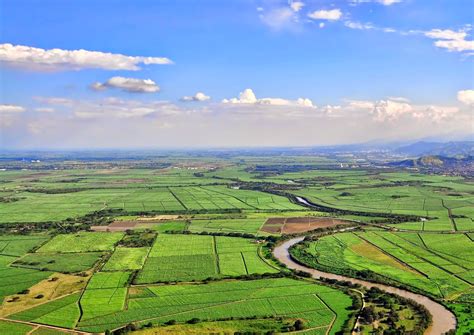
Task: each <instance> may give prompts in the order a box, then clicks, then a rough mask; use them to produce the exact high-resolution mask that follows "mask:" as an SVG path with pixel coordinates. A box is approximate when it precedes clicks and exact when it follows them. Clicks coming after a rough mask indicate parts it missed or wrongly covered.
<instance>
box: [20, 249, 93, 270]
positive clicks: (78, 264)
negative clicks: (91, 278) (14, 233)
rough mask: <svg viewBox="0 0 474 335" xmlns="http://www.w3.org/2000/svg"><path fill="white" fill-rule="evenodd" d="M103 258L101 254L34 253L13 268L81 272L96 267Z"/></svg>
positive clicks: (24, 257)
mask: <svg viewBox="0 0 474 335" xmlns="http://www.w3.org/2000/svg"><path fill="white" fill-rule="evenodd" d="M101 256H102V254H101V253H99V252H78V253H62V254H60V253H33V254H26V255H25V256H23V257H21V258H20V259H17V260H16V261H15V262H13V264H12V265H13V266H18V267H24V268H32V269H38V270H46V271H56V272H66V273H69V272H80V271H85V270H88V269H90V268H92V267H93V266H94V264H95V263H97V261H98V260H99V258H100V257H101Z"/></svg>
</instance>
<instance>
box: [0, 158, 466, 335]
mask: <svg viewBox="0 0 474 335" xmlns="http://www.w3.org/2000/svg"><path fill="white" fill-rule="evenodd" d="M155 163H156V162H155ZM333 163H334V161H332V160H331V159H328V158H321V157H319V158H318V157H311V156H308V157H299V156H285V155H282V156H279V157H257V156H250V157H247V156H242V157H240V156H237V157H230V158H229V157H226V156H223V157H215V158H213V159H209V160H205V159H203V158H201V157H199V158H198V157H194V158H192V159H189V158H187V159H186V160H185V161H183V160H182V159H181V160H180V159H175V158H167V159H163V162H160V163H159V164H158V165H156V167H155V168H141V167H139V168H129V166H134V165H133V164H131V163H130V164H131V165H127V167H124V168H113V166H115V165H114V164H119V165H120V164H121V163H117V162H114V163H107V164H105V165H104V166H106V167H105V168H95V167H93V166H94V165H93V164H94V163H90V162H89V163H85V162H74V163H68V164H73V165H74V166H76V168H74V169H71V168H64V169H58V170H55V171H53V170H49V169H45V170H41V171H40V170H38V171H33V170H25V171H20V170H17V171H0V173H1V174H2V181H1V183H0V200H1V201H0V228H1V229H2V231H4V232H5V233H2V234H0V299H1V300H2V310H1V311H0V316H2V317H5V318H7V319H10V320H19V321H26V322H32V323H34V324H35V323H36V324H38V325H40V324H44V325H51V326H56V327H59V328H64V329H66V328H67V329H77V330H83V331H90V332H104V331H106V330H107V329H108V330H113V329H116V328H118V327H123V326H125V325H127V324H130V323H133V324H134V325H136V326H137V327H139V328H142V329H141V330H140V331H141V332H143V334H147V335H148V334H152V333H153V332H154V331H157V332H158V334H162V332H163V334H165V332H168V333H169V332H171V333H172V331H173V330H176V331H177V332H178V331H180V332H183V331H184V333H186V331H187V330H189V331H195V332H197V333H199V330H203V332H205V331H207V332H218V331H219V330H222V332H224V331H225V330H229V332H230V330H232V332H241V333H242V332H245V331H248V332H255V331H256V332H258V331H260V330H261V332H262V333H266V332H267V331H269V330H271V331H275V332H280V331H282V332H285V331H288V329H286V328H285V327H288V326H293V324H294V323H295V321H296V320H297V319H299V320H303V321H304V328H305V329H304V331H303V332H301V334H318V335H323V334H324V335H326V334H336V332H337V331H338V330H340V329H342V327H343V325H344V323H345V322H346V321H347V320H348V318H349V316H350V315H352V313H353V311H351V310H350V309H349V308H350V306H352V304H353V301H352V299H351V297H350V296H349V295H347V293H344V292H350V291H347V290H341V288H343V287H342V285H340V284H337V285H332V286H326V285H323V284H322V283H321V282H318V281H310V280H305V279H303V278H300V279H298V280H297V279H293V278H296V277H292V275H291V274H290V272H289V270H288V269H285V268H283V267H280V266H279V265H278V264H277V263H276V262H275V261H274V260H272V259H271V258H270V257H269V254H270V252H271V249H269V248H271V246H272V245H273V244H274V243H279V240H278V239H280V238H281V235H285V234H300V235H303V234H304V235H311V234H314V232H313V233H311V232H310V231H311V230H314V229H316V228H321V231H323V233H324V234H327V235H325V236H324V237H320V238H318V239H315V240H314V241H312V242H311V243H309V242H308V244H302V246H303V247H304V248H306V249H304V250H305V252H306V253H305V254H304V255H305V257H306V258H305V259H304V261H305V262H307V261H308V260H309V265H311V266H313V267H316V268H320V269H321V270H324V271H327V272H335V273H340V274H345V275H348V276H352V277H363V276H368V277H366V278H368V279H370V280H381V281H384V282H385V283H388V284H389V285H392V286H394V285H399V286H404V287H409V288H410V289H412V290H415V291H417V292H421V293H423V294H425V295H428V296H431V297H432V298H433V299H437V300H440V301H443V302H444V303H445V304H447V305H449V306H450V307H451V308H452V309H453V310H454V311H455V313H456V316H457V317H458V325H459V329H460V331H461V330H462V332H466V331H468V330H469V327H470V326H469V325H470V324H472V322H471V320H472V309H471V307H470V306H471V305H472V303H473V302H474V301H473V296H474V244H473V243H474V221H473V220H474V211H473V208H474V183H473V182H472V180H469V179H465V178H463V177H457V176H456V177H453V176H446V175H435V174H432V175H431V174H430V175H429V174H421V173H415V172H413V171H411V172H406V171H401V170H400V171H399V170H396V169H377V168H371V169H367V170H363V169H362V168H341V169H339V168H338V166H339V164H336V165H334V164H333ZM76 164H78V165H76ZM82 164H85V165H84V166H85V167H87V169H86V168H81V166H82ZM89 164H92V165H89ZM127 164H128V163H127ZM147 164H148V163H147ZM331 164H332V165H331ZM91 166H92V167H91ZM329 166H331V167H330V168H329ZM334 166H336V167H334ZM394 171H398V172H394ZM295 195H296V196H302V197H304V198H306V199H307V200H308V201H310V202H312V203H314V204H316V205H319V206H321V207H319V208H318V207H313V208H308V207H305V206H300V205H298V204H297V201H296V200H295ZM338 210H340V211H338ZM397 215H398V216H397ZM401 215H406V216H407V217H401ZM408 216H409V217H408ZM348 220H352V221H356V222H357V221H360V222H363V223H365V225H361V227H358V228H357V229H355V230H352V231H351V232H348V231H345V232H334V231H331V229H332V228H333V227H334V226H335V225H339V224H346V223H348ZM353 224H354V223H353V222H351V225H353ZM390 229H391V230H390ZM252 236H255V237H252ZM248 237H252V238H248ZM275 241H277V242H275ZM303 247H302V248H303ZM298 250H299V249H298ZM277 277H278V278H277ZM230 318H232V319H230ZM193 319H194V321H191V320H193ZM196 320H197V321H196ZM353 320H354V318H352V319H351V322H352V321H353ZM407 320H411V322H412V323H413V322H416V319H410V315H407ZM413 320H415V321H413ZM194 322H196V323H194ZM351 322H349V327H350V326H351V325H352V324H351ZM149 323H151V324H152V325H153V327H158V328H149V327H148V324H149ZM175 323H176V324H175ZM144 325H147V327H143V326H144ZM23 326H24V327H23ZM15 327H16V328H18V334H26V333H28V332H30V331H32V330H33V328H32V327H30V326H28V325H23V324H19V323H17V324H13V323H11V322H7V321H1V322H0V333H2V334H3V333H7V334H9V333H12V334H15V332H16V331H17V330H15ZM25 327H26V328H25ZM20 328H21V329H20ZM55 331H56V330H51V329H45V328H41V327H40V328H38V329H36V330H34V331H32V332H31V333H30V334H33V335H35V334H38V335H52V334H53V333H52V332H55ZM147 331H149V332H150V333H146V332H147ZM48 332H50V333H51V334H50V333H48ZM43 333H44V334H43ZM57 333H61V330H60V329H58V330H57ZM139 334H140V333H139ZM460 334H462V333H460Z"/></svg>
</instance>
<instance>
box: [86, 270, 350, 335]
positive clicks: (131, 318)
mask: <svg viewBox="0 0 474 335" xmlns="http://www.w3.org/2000/svg"><path fill="white" fill-rule="evenodd" d="M148 289H149V290H150V291H151V292H152V294H153V295H152V296H151V297H144V298H130V299H129V301H128V309H127V310H123V311H121V312H116V313H113V314H110V315H105V316H101V317H97V318H92V319H88V320H84V321H81V322H80V323H79V328H80V329H83V330H87V331H94V332H98V331H105V330H106V329H113V328H116V327H118V326H120V325H123V324H126V323H129V322H137V321H140V320H144V319H145V317H146V322H149V321H151V322H153V323H157V324H160V323H162V322H166V321H169V320H176V321H183V322H184V321H187V320H190V319H192V318H199V319H201V320H213V319H218V318H225V317H234V318H243V317H249V316H254V315H255V316H256V317H264V316H269V315H274V316H281V317H284V318H291V317H295V316H297V317H302V318H304V319H305V320H306V321H307V324H308V328H316V327H318V328H319V327H321V328H324V329H325V330H328V328H329V327H330V325H331V322H332V321H333V320H334V319H335V321H336V322H335V323H334V324H333V326H332V328H331V329H330V333H331V334H334V333H335V332H336V331H337V330H338V329H339V328H340V326H341V321H342V322H343V321H344V319H345V318H346V317H347V315H348V310H347V307H349V306H350V305H351V299H350V298H349V297H348V296H347V295H345V294H344V293H341V292H339V291H337V290H334V289H331V288H328V287H325V286H319V285H316V284H312V283H306V282H303V281H295V280H291V279H266V280H253V281H244V282H239V281H223V282H216V283H210V284H208V285H165V286H149V287H148ZM333 311H335V313H334V312H333Z"/></svg>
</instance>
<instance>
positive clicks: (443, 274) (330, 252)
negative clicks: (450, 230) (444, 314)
mask: <svg viewBox="0 0 474 335" xmlns="http://www.w3.org/2000/svg"><path fill="white" fill-rule="evenodd" d="M307 251H308V252H309V253H310V254H312V255H314V257H315V258H314V261H315V262H317V264H319V265H320V266H321V267H324V268H326V269H329V270H332V271H338V272H339V271H341V270H342V271H346V272H347V271H348V270H349V271H350V270H359V271H360V270H370V271H373V272H375V273H378V274H379V275H381V276H384V277H387V278H390V279H392V280H395V281H398V282H400V283H403V284H406V285H410V286H413V287H416V288H419V289H421V290H423V291H427V292H429V293H431V294H432V295H434V296H438V297H440V298H446V299H453V298H456V297H458V296H460V295H463V294H472V292H473V284H474V277H473V273H474V272H473V270H474V261H473V260H474V244H473V243H472V241H470V240H469V239H468V237H467V236H465V235H462V234H456V235H445V234H434V233H388V232H364V233H342V234H336V235H332V236H327V237H323V238H321V239H319V240H318V241H316V242H313V243H311V244H310V246H309V248H308V250H307Z"/></svg>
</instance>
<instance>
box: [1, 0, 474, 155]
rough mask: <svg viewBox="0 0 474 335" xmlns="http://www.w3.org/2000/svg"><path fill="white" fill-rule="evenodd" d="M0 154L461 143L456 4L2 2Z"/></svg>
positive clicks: (468, 22)
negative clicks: (436, 141) (380, 142)
mask: <svg viewBox="0 0 474 335" xmlns="http://www.w3.org/2000/svg"><path fill="white" fill-rule="evenodd" d="M0 6H1V14H0V16H1V18H2V24H1V26H0V31H1V34H0V86H1V90H0V147H1V148H2V149H25V148H54V149H62V148H119V147H120V148H140V147H142V148H169V147H177V148H179V147H186V148H203V147H265V146H280V147H281V146H315V145H337V144H348V143H361V142H367V141H373V140H379V139H381V140H385V141H405V140H416V139H421V138H443V139H448V140H449V139H453V140H455V139H466V138H473V135H474V122H473V121H474V120H473V115H474V113H473V112H474V65H473V60H474V57H473V56H474V41H473V40H472V28H473V26H472V25H473V24H474V22H473V21H474V17H473V10H472V1H470V0H459V1H455V2H453V1H448V0H444V1H428V0H421V1H415V0H336V1H326V0H320V1H270V0H269V1H264V0H262V1H257V0H255V1H254V0H241V1H225V2H217V1H200V2H197V1H196V2H191V1H183V2H171V1H170V2H166V1H163V2H162V1H159V2H151V1H121V2H120V5H118V4H113V3H112V2H109V1H101V2H94V1H80V2H63V1H49V0H46V1H41V3H40V2H36V3H34V2H31V1H23V0H17V1H2V2H1V4H0Z"/></svg>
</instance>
